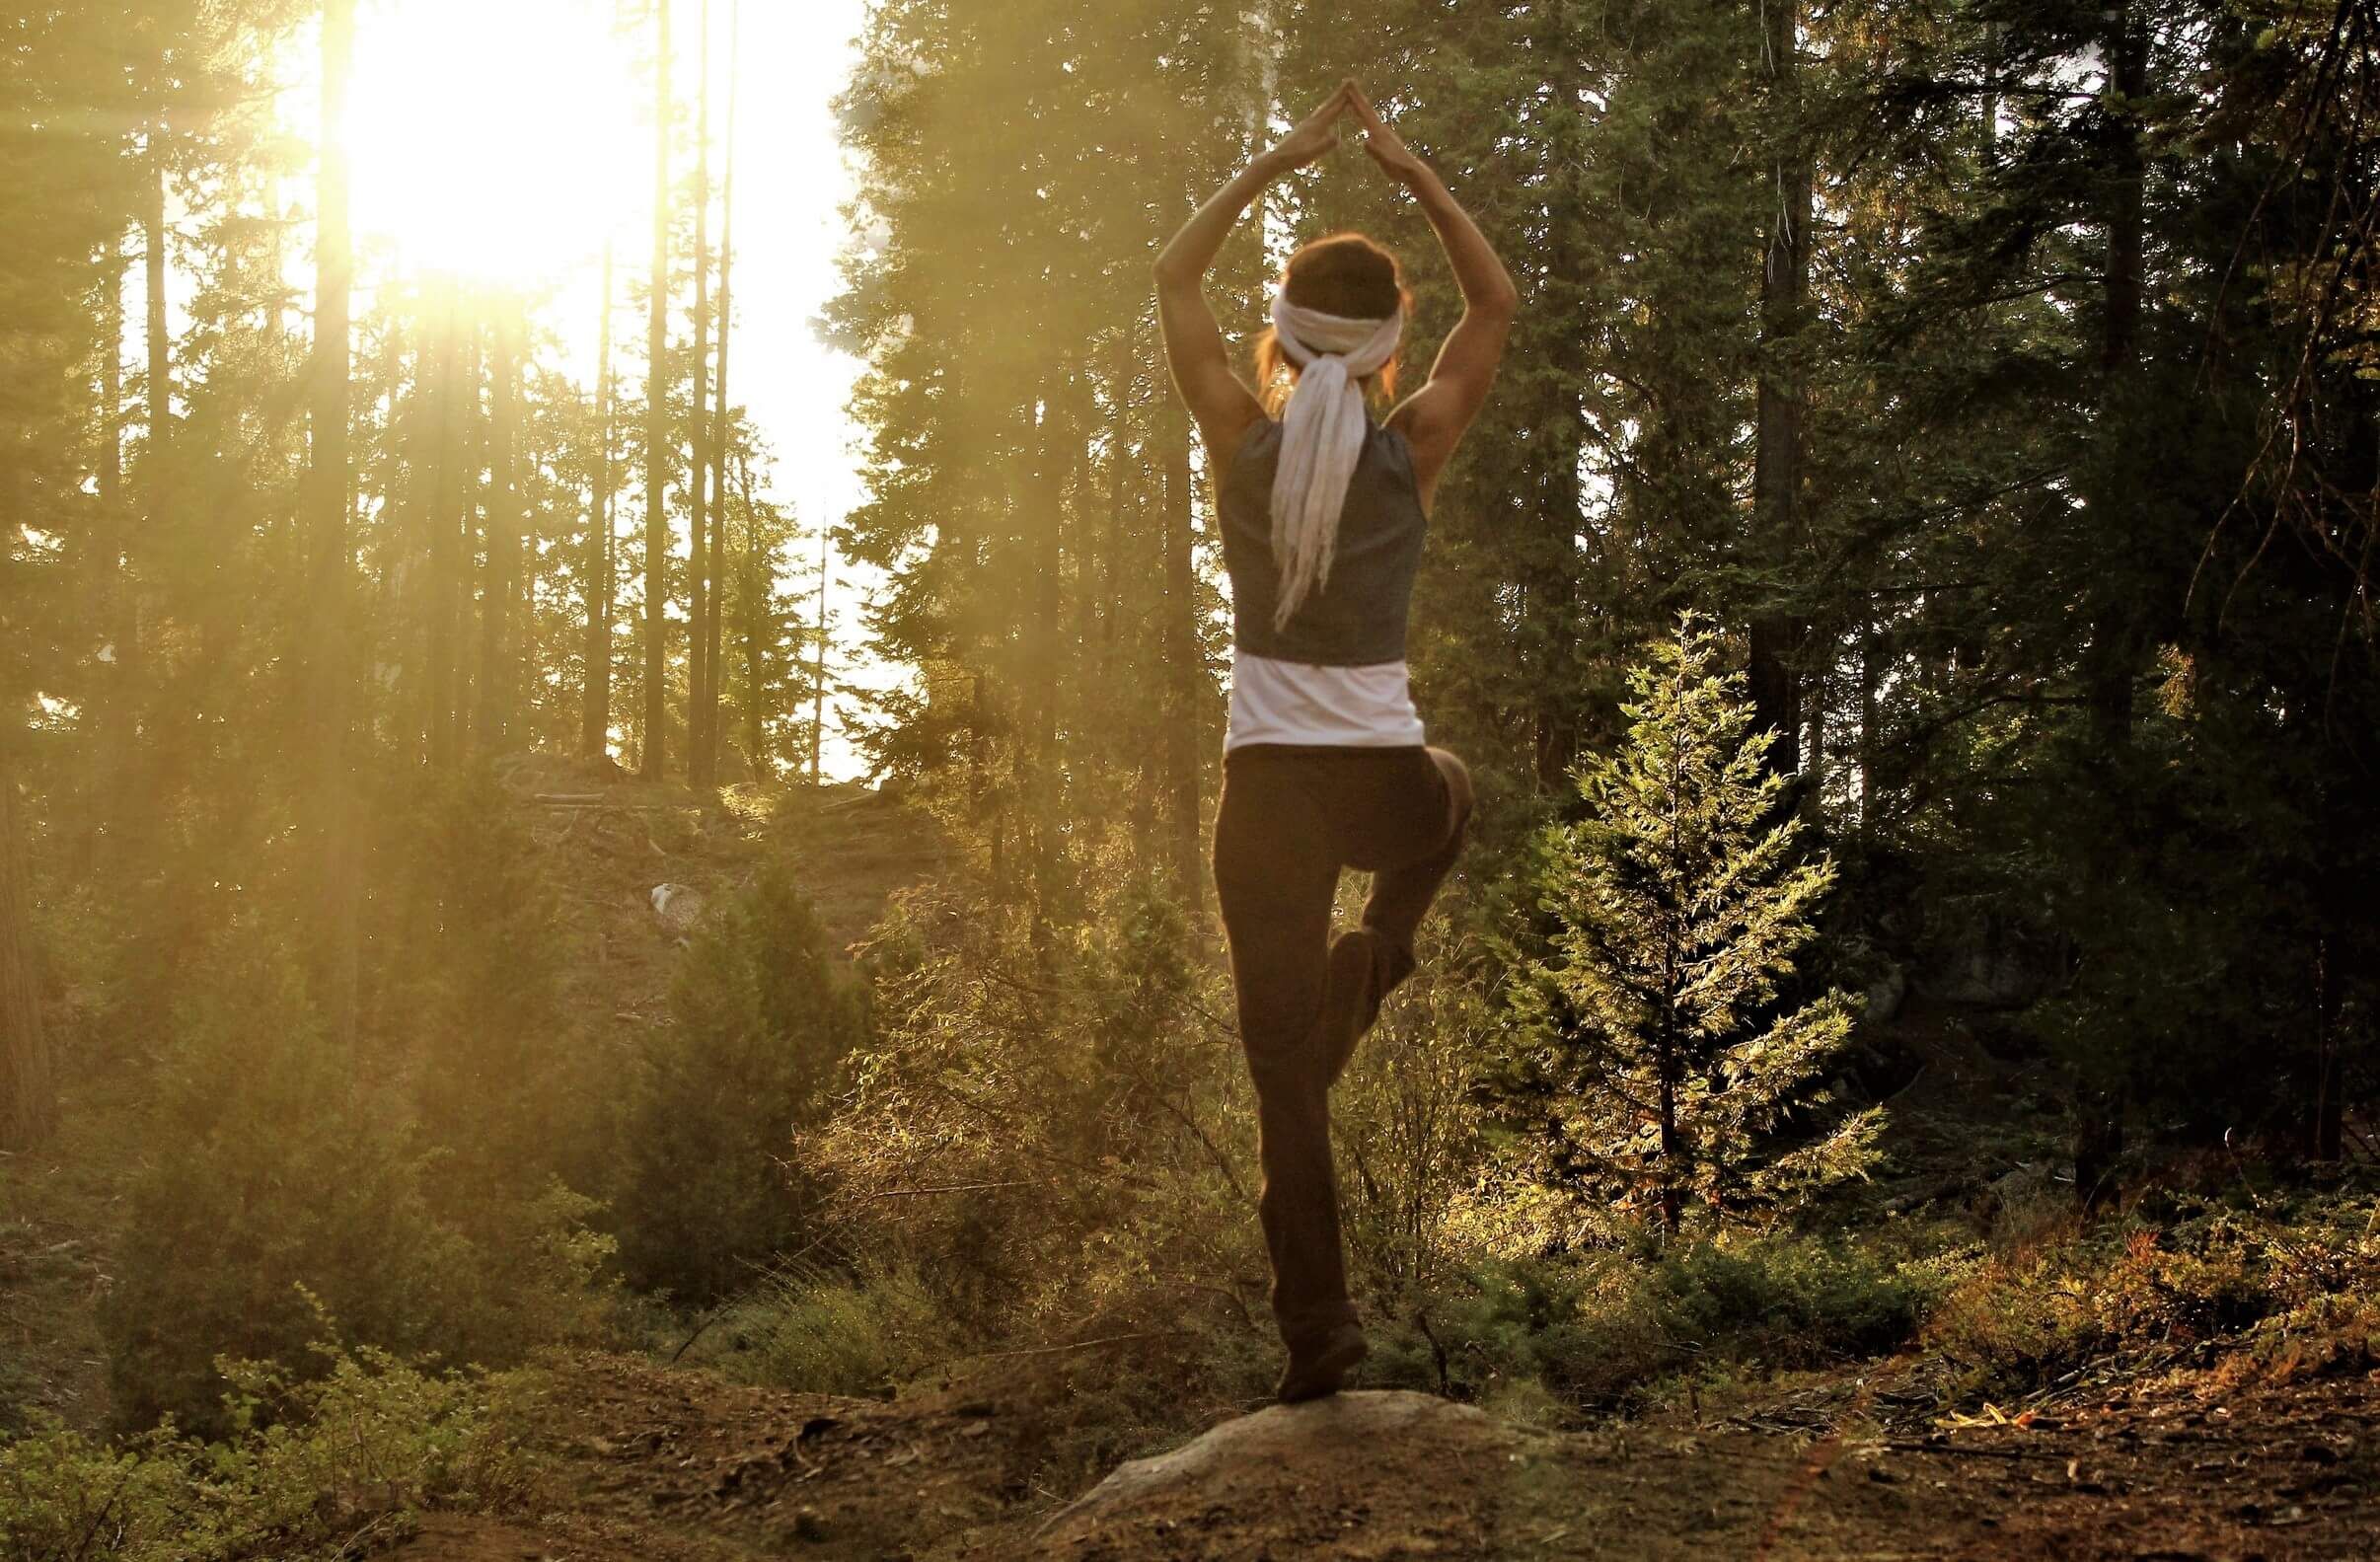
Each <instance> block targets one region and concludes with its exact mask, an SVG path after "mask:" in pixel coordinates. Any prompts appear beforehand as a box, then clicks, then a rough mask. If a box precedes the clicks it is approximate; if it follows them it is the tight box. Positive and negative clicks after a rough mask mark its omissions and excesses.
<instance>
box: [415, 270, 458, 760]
mask: <svg viewBox="0 0 2380 1562" xmlns="http://www.w3.org/2000/svg"><path fill="white" fill-rule="evenodd" d="M462 313H463V311H462V300H461V298H460V297H459V294H458V289H457V287H456V285H455V283H454V282H453V281H451V280H449V281H446V282H443V283H441V284H439V302H438V314H437V319H436V324H435V326H434V327H433V330H434V331H435V333H436V337H435V339H434V340H433V342H432V343H431V364H430V379H431V384H432V386H433V388H434V390H433V394H434V396H435V398H436V404H437V414H436V415H437V422H436V427H435V431H434V434H433V437H434V439H435V441H436V443H435V448H434V450H433V452H432V460H433V461H434V462H435V463H436V474H437V475H436V478H435V480H434V483H435V485H434V487H433V489H432V492H431V496H430V515H429V577H430V591H429V596H430V606H429V626H428V645H427V647H426V652H425V655H424V658H423V660H424V663H425V667H424V676H423V680H422V681H423V683H424V685H425V688H426V697H425V699H424V701H423V723H424V730H423V741H424V743H425V745H426V751H427V756H428V759H429V763H430V766H431V768H432V769H436V770H444V769H446V768H448V767H450V766H452V765H453V764H454V763H455V761H456V760H457V758H458V757H459V755H458V753H457V743H456V738H457V736H458V731H457V724H456V715H455V712H456V708H457V691H456V688H455V666H456V635H457V632H458V631H459V630H460V628H461V618H460V615H461V611H462V595H463V580H462V575H463V569H462V548H463V534H464V529H465V523H464V517H463V504H464V496H463V387H462V383H461V381H462V374H463V364H462V357H463V351H462V335H463V320H462Z"/></svg>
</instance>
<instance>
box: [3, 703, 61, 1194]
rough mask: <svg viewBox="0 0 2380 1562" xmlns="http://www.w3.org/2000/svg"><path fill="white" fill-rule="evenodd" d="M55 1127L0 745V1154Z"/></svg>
mask: <svg viewBox="0 0 2380 1562" xmlns="http://www.w3.org/2000/svg"><path fill="white" fill-rule="evenodd" d="M12 736H13V734H12ZM57 1123H58V1081H57V1076H56V1074H55V1072H54V1069H53V1067H52V1060H51V1058H50V1053H49V1036H48V1033H47V1032H46V1031H44V1030H43V1029H42V1028H41V995H40V992H39V990H38V985H37V969H36V962H35V958H34V943H33V925H32V920H31V912H30V911H29V909H28V907H27V905H26V869H25V818H24V811H23V809H22V807H21V806H20V805H19V802H18V798H17V767H16V756H15V755H14V754H13V753H11V752H9V750H8V749H7V747H6V746H5V744H0V1150H4V1151H11V1152H19V1151H27V1150H31V1149H33V1148H34V1147H35V1146H37V1145H38V1144H41V1143H42V1142H43V1141H45V1140H47V1139H48V1138H49V1136H50V1135H51V1134H52V1133H54V1132H56V1130H57Z"/></svg>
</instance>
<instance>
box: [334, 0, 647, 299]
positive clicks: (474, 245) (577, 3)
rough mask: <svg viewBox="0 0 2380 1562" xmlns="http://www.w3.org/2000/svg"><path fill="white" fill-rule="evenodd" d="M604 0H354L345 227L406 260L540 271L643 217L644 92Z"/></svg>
mask: <svg viewBox="0 0 2380 1562" xmlns="http://www.w3.org/2000/svg"><path fill="white" fill-rule="evenodd" d="M612 11H613V7H612V4H611V0H377V3H373V0H367V3H366V4H365V5H363V6H362V7H360V8H359V15H358V17H357V24H356V39H355V76H354V80H353V85H352V87H351V89H350V94H349V100H348V110H347V144H348V148H349V153H350V156H351V158H352V160H353V187H354V222H355V231H356V233H357V236H358V237H359V238H361V239H364V240H366V241H369V240H372V239H385V240H387V241H388V242H390V243H391V244H393V245H394V246H395V247H396V249H397V252H398V255H399V257H400V260H402V261H403V263H405V264H406V265H408V266H411V267H419V268H423V269H432V270H446V271H454V272H458V273H461V274H464V275H467V276H474V277H480V278H484V279H486V280H489V281H495V282H510V283H526V282H535V281H543V280H548V279H551V278H553V277H555V276H557V275H559V274H561V273H562V272H564V271H566V270H568V269H569V268H571V267H572V266H574V265H577V264H579V263H580V262H582V261H584V260H586V258H587V257H589V256H591V255H593V254H595V253H597V252H598V251H600V250H601V249H602V247H603V242H604V239H605V238H606V237H607V236H608V235H611V234H614V233H617V232H623V231H630V232H632V231H633V230H634V229H635V227H636V226H638V225H639V224H640V223H641V222H642V221H643V220H644V217H645V214H646V213H648V212H649V209H650V208H649V203H650V195H649V193H648V190H649V170H650V167H651V163H650V156H651V154H650V151H649V149H648V141H647V136H648V134H649V127H648V124H647V122H646V121H645V120H644V119H643V117H642V116H641V114H640V111H641V109H642V107H643V105H644V103H645V102H646V101H647V98H648V96H649V88H648V87H647V86H645V85H644V83H643V76H644V73H643V72H641V71H639V70H638V69H637V67H636V62H635V60H634V59H633V57H632V53H631V49H630V46H629V42H628V40H627V39H624V38H622V37H617V36H615V34H614V32H613V26H612Z"/></svg>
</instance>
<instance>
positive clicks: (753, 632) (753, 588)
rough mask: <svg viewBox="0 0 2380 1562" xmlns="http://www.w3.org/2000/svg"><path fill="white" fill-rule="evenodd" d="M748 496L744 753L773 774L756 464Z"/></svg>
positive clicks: (747, 471) (747, 470) (746, 472)
mask: <svg viewBox="0 0 2380 1562" xmlns="http://www.w3.org/2000/svg"><path fill="white" fill-rule="evenodd" d="M742 477H743V482H742V483H740V484H739V487H740V489H741V491H742V494H743V499H744V591H743V602H744V752H745V754H747V755H748V756H750V757H751V760H752V774H753V775H754V776H755V777H756V778H765V777H766V776H767V775H768V774H769V763H768V746H769V745H768V728H767V725H766V718H765V715H764V710H763V703H764V701H765V699H766V697H767V692H768V688H769V684H768V676H767V673H766V671H765V667H764V663H763V659H762V656H761V615H762V614H763V613H764V612H765V611H766V610H767V608H768V606H769V580H768V577H767V575H766V574H765V573H764V572H763V570H762V567H761V546H760V516H759V514H758V513H757V512H756V511H754V509H753V508H752V465H751V463H750V462H749V461H747V462H745V463H744V464H743V471H742Z"/></svg>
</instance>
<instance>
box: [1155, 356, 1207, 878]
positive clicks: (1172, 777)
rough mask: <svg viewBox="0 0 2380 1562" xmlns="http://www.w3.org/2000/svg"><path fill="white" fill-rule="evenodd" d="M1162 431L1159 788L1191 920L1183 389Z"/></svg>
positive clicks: (1192, 629) (1193, 805) (1189, 594)
mask: <svg viewBox="0 0 2380 1562" xmlns="http://www.w3.org/2000/svg"><path fill="white" fill-rule="evenodd" d="M1158 417H1159V438H1160V439H1161V440H1162V457H1161V459H1162V461H1163V463H1164V480H1165V511H1164V517H1163V525H1164V536H1163V540H1162V543H1161V545H1160V553H1161V555H1162V557H1163V560H1164V575H1165V598H1164V607H1163V610H1162V613H1161V616H1160V619H1159V623H1158V630H1157V635H1158V641H1159V643H1160V644H1161V646H1162V647H1163V654H1164V658H1165V697H1164V710H1165V717H1164V738H1163V742H1164V794H1165V800H1166V814H1167V818H1166V823H1167V825H1168V827H1169V829H1168V832H1167V833H1168V835H1169V837H1170V845H1171V852H1170V856H1171V859H1172V861H1171V865H1172V868H1173V880H1174V890H1175V893H1176V894H1178V895H1179V896H1180V897H1181V902H1182V905H1183V906H1184V907H1185V908H1186V909H1187V910H1188V911H1189V913H1190V917H1191V920H1192V921H1193V922H1203V921H1204V920H1205V907H1206V896H1205V885H1204V883H1203V877H1204V875H1203V874H1202V872H1201V863H1200V860H1199V858H1200V854H1199V829H1200V823H1201V821H1200V817H1199V808H1200V803H1199V761H1198V737H1199V733H1198V681H1199V672H1200V668H1199V665H1198V620H1197V604H1196V602H1195V600H1194V598H1195V584H1196V572H1195V569H1194V560H1193V558H1192V548H1193V543H1192V538H1191V531H1190V422H1189V416H1188V414H1187V412H1186V410H1185V409H1184V408H1183V407H1182V404H1181V400H1180V395H1179V393H1178V392H1175V391H1173V390H1171V389H1168V390H1167V391H1166V392H1165V394H1164V397H1163V400H1162V402H1161V403H1160V411H1159V413H1158Z"/></svg>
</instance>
